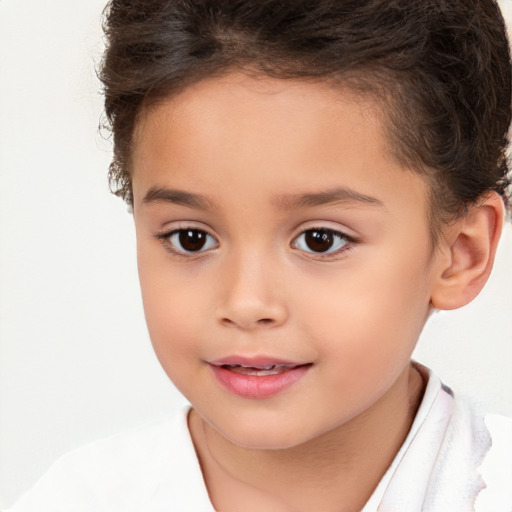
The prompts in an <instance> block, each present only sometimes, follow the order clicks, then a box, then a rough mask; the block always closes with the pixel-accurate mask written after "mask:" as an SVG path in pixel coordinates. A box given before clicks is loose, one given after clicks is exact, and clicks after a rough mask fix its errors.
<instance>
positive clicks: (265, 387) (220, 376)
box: [210, 365, 311, 399]
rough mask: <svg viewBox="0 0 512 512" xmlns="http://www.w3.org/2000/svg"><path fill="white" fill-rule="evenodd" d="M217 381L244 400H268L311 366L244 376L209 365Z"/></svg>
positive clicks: (287, 386) (301, 375)
mask: <svg viewBox="0 0 512 512" xmlns="http://www.w3.org/2000/svg"><path fill="white" fill-rule="evenodd" d="M210 368H211V369H212V371H213V374H214V375H215V377H216V378H217V380H218V381H219V382H220V383H221V384H222V385H223V386H224V387H225V388H226V389H227V390H228V391H230V392H231V393H233V394H235V395H238V396H241V397H244V398H259V399H262V398H270V397H272V396H275V395H277V394H278V393H280V392H281V391H284V390H285V389H286V388H289V387H290V386H291V385H292V384H294V383H295V382H297V381H298V380H300V379H301V378H302V377H303V376H304V375H305V374H306V372H307V371H308V370H309V369H310V368H311V365H302V366H297V367H296V368H292V369H290V370H286V371H285V372H283V373H278V374H276V375H261V376H258V375H244V374H241V373H235V372H232V371H231V370H228V369H227V368H223V367H221V366H215V365H210Z"/></svg>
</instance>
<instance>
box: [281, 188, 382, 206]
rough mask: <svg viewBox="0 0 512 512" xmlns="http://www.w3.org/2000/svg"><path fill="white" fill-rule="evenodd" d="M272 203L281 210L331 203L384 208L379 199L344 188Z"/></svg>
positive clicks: (290, 195)
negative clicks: (358, 204)
mask: <svg viewBox="0 0 512 512" xmlns="http://www.w3.org/2000/svg"><path fill="white" fill-rule="evenodd" d="M274 201H275V203H276V204H277V206H278V207H279V208H280V209H283V210H292V209H294V208H303V207H312V206H322V205H326V204H331V203H362V204H367V205H370V206H379V207H384V203H383V202H382V201H381V200H380V199H377V198H376V197H371V196H367V195H365V194H361V193H360V192H356V191H355V190H352V189H350V188H346V187H340V188H335V189H330V190H325V191H322V192H315V193H307V194H286V195H280V196H277V197H276V198H275V200H274Z"/></svg>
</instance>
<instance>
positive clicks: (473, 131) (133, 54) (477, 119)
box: [100, 0, 511, 221]
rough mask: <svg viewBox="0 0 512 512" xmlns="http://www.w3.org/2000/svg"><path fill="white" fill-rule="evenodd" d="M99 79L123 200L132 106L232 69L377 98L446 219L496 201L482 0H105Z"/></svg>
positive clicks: (488, 12)
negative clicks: (484, 200) (482, 201)
mask: <svg viewBox="0 0 512 512" xmlns="http://www.w3.org/2000/svg"><path fill="white" fill-rule="evenodd" d="M104 30H105V34H106V38H107V48H106V51H105V54H104V59H103V61H102V67H101V70H100V78H101V80H102V82H103V84H104V94H105V112H106V117H107V123H108V128H109V129H110V130H111V131H112V134H113V140H114V157H113V161H112V163H111V166H110V171H109V177H110V186H111V189H112V191H113V192H114V193H115V194H117V195H119V196H121V197H123V198H124V199H125V200H126V201H127V202H129V203H132V202H133V196H132V183H131V177H130V157H131V148H132V138H133V133H134V128H135V125H136V123H137V119H138V117H139V115H140V113H141V112H142V110H143V109H145V108H147V107H148V106H150V105H152V104H154V103H155V102H158V101H159V100H162V99H164V98H167V97H169V96H171V95H173V94H176V93H177V92H179V91H180V90H183V88H185V87H187V86H188V85H190V84H192V83H194V82H197V81H200V80H202V79H204V78H206V77H212V76H216V75H221V74H225V73H229V72H230V71H233V70H239V71H240V70H241V71H245V72H247V73H255V74H265V75H269V76H271V77H276V78H280V79H299V80H313V81H314V80H321V81H324V82H325V81H329V82H330V83H332V85H333V86H334V87H336V86H337V85H338V86H340V85H341V86H344V87H349V88H350V89H352V90H354V91H356V92H359V93H362V94H370V95H373V96H374V97H377V99H379V100H380V101H381V102H382V103H381V104H383V105H384V112H385V117H386V123H385V126H386V132H387V134H388V139H389V144H390V147H391V148H392V152H393V154H394V155H395V156H396V157H397V158H398V159H399V160H400V161H401V162H402V163H404V164H406V165H407V166H408V167H409V168H411V169H412V170H413V171H415V172H418V173H420V174H421V175H424V176H425V177H426V179H427V180H428V182H429V185H430V199H431V212H430V215H431V218H432V219H433V220H438V221H439V219H442V220H444V221H447V220H448V219H450V218H454V217H457V216H459V215H463V214H464V212H465V211H467V208H468V206H470V205H471V204H474V203H476V202H477V201H478V200H479V198H481V197H482V196H483V195H485V194H486V193H489V192H490V191H496V192H498V193H499V194H501V196H502V197H503V198H504V200H505V203H507V201H508V198H509V196H510V194H509V191H508V187H509V185H510V172H509V165H508V160H507V155H506V150H507V145H508V129H509V125H510V117H511V108H510V107H511V66H510V52H509V45H508V41H507V37H506V30H505V25H504V21H503V18H502V16H501V13H500V10H499V7H498V5H497V3H496V2H495V1H494V0H393V1H390V0H111V1H110V2H109V4H108V5H107V7H106V9H105V13H104Z"/></svg>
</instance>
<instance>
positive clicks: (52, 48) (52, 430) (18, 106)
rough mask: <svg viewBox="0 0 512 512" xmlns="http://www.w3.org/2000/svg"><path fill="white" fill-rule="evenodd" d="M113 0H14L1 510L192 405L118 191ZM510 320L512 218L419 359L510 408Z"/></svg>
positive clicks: (2, 270)
mask: <svg viewBox="0 0 512 512" xmlns="http://www.w3.org/2000/svg"><path fill="white" fill-rule="evenodd" d="M104 1H105V0H45V1H44V2H41V1H40V0H0V244H1V246H0V415H1V416H0V507H2V506H6V505H8V504H9V503H11V502H12V500H13V499H14V498H16V497H17V496H18V495H19V493H20V492H22V491H23V490H25V489H26V488H27V487H29V486H30V485H31V484H32V483H33V481H34V480H35V479H36V478H37V477H38V476H39V475H40V474H41V473H42V472H43V471H44V469H45V468H46V467H47V466H48V464H50V463H51V461H53V460H54V459H55V458H56V457H57V456H58V455H60V454H61V453H63V452H65V451H67V450H69V449H70V448H72V447H74V446H76V445H79V444H82V443H84V442H86V441H88V440H91V439H94V438H97V437H99V436H103V435H106V434H110V433H112V432H115V431H117V430H120V429H122V428H125V427H128V426H131V425H134V424H138V423H141V422H145V421H149V420H151V419H153V418H157V417H159V416H162V415H167V414H168V413H169V412H172V411H174V410H175V409H176V408H177V407H178V406H180V405H181V404H182V403H183V399H182V398H181V397H180V396H179V394H178V393H177V392H176V391H175V390H174V389H173V387H172V385H171V384H170V383H169V381H168V380H167V378H166V377H165V375H164V373H163V371H162V370H161V369H160V367H159V365H158V363H157V361H156V358H155V356H154V355H153V352H152V350H151V346H150V342H149V339H148V336H147V333H146V330H145V325H144V318H143V313H142V305H141V301H140V297H139V290H138V283H137V271H136V262H135V241H134V233H133V228H132V221H131V217H130V215H129V214H128V213H127V211H126V207H125V206H124V204H123V203H122V201H121V200H120V199H117V198H115V197H114V196H111V195H110V194H109V192H108V190H107V183H106V170H107V167H108V164H109V161H110V143H109V142H108V141H105V140H104V139H102V137H100V136H99V135H98V130H97V128H98V123H99V120H100V116H101V107H102V99H101V96H100V93H99V84H98V82H97V79H96V77H95V72H94V66H95V65H97V63H98V61H99V59H100V56H101V50H102V34H101V28H100V17H101V10H102V8H103V4H104ZM503 6H504V8H505V9H506V12H510V14H511V15H512V8H511V7H512V3H510V2H509V0H506V2H503ZM511 18H512V16H511ZM511 320H512V227H511V226H510V225H509V226H507V232H506V236H505V238H504V240H503V242H502V245H501V247H500V252H499V256H498V262H497V266H496V269H495V273H494V275H493V278H492V279H491V282H490V283H489V286H488V287H487V288H486V290H485V291H484V293H483V294H482V295H481V297H480V298H479V299H478V300H477V301H475V303H473V304H471V305H470V306H468V307H467V308H464V309H462V310H460V311H456V312H450V313H439V314H437V315H436V316H435V317H434V318H433V319H432V321H431V322H430V324H429V325H428V326H427V329H426V330H425V332H424V335H423V336H422V340H421V341H420V348H419V349H418V352H417V354H416V357H417V358H418V359H419V360H421V361H423V362H425V363H426V364H428V365H430V366H432V367H433V368H434V369H435V371H436V372H437V373H438V374H440V375H441V377H442V378H443V379H444V380H445V381H446V382H447V383H449V384H450V385H452V387H454V388H455V389H457V390H463V391H464V392H466V393H468V394H471V395H473V397H474V398H475V399H477V400H478V401H480V402H482V403H483V404H485V405H486V406H487V407H488V408H489V409H491V410H493V411H498V412H502V413H506V414H508V415H512V402H511V401H510V398H509V397H510V396H512V372H511V371H510V368H511V367H512V331H511V328H512V322H511Z"/></svg>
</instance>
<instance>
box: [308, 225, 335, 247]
mask: <svg viewBox="0 0 512 512" xmlns="http://www.w3.org/2000/svg"><path fill="white" fill-rule="evenodd" d="M306 244H307V246H308V247H309V248H310V249H311V250H312V251H315V252H325V251H328V250H329V249H330V248H331V247H332V244H333V236H332V233H331V232H330V231H325V230H311V231H307V232H306Z"/></svg>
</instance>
